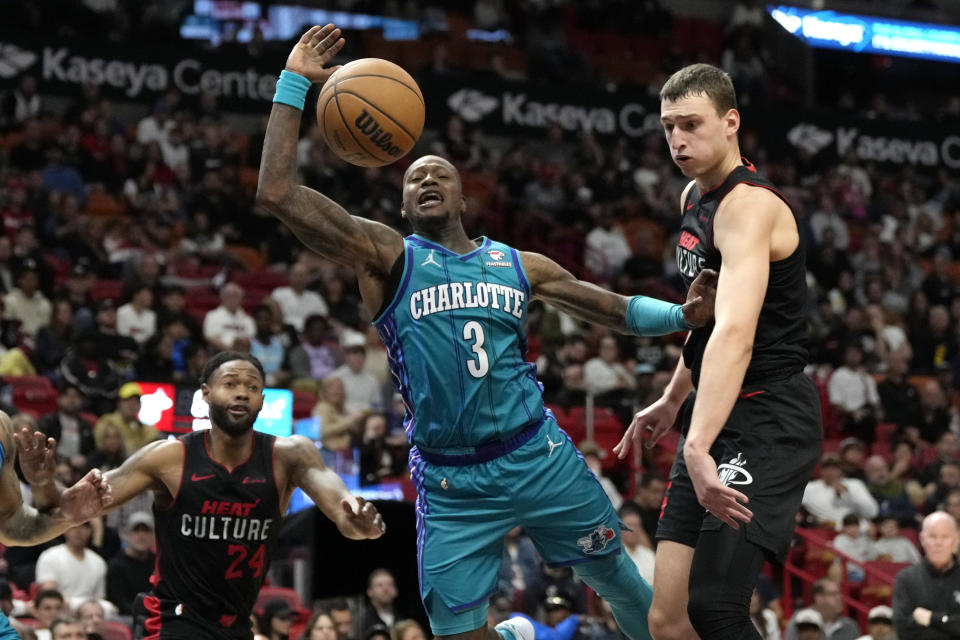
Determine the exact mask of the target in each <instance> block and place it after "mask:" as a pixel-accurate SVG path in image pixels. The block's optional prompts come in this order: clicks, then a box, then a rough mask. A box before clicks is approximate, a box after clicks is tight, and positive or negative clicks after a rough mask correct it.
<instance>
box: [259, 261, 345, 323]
mask: <svg viewBox="0 0 960 640" xmlns="http://www.w3.org/2000/svg"><path fill="white" fill-rule="evenodd" d="M288 275H289V278H290V285H289V286H287V287H277V288H276V289H274V290H273V291H272V292H271V293H270V297H271V298H273V300H274V301H275V302H276V303H277V304H278V305H279V306H280V311H282V312H283V321H284V322H285V323H287V324H289V325H290V326H292V327H293V328H294V329H296V330H297V333H301V332H302V331H303V323H304V321H305V320H306V319H307V318H308V317H310V316H312V315H314V314H319V315H321V316H326V315H329V313H330V310H329V308H328V307H327V302H326V301H325V300H324V299H323V297H322V296H321V295H320V294H319V293H317V292H316V291H311V290H310V289H307V286H308V285H309V284H310V269H309V267H307V265H305V264H303V263H302V262H296V263H294V264H293V266H291V267H290V272H289V274H288Z"/></svg>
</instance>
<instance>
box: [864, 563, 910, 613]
mask: <svg viewBox="0 0 960 640" xmlns="http://www.w3.org/2000/svg"><path fill="white" fill-rule="evenodd" d="M910 564H911V563H909V562H884V561H882V560H873V561H870V562H864V563H863V566H864V567H865V568H866V569H867V572H866V576H864V579H863V587H862V588H861V589H860V601H861V602H862V603H863V604H864V605H866V606H868V607H874V606H876V605H878V604H890V598H891V596H892V595H893V584H892V582H893V581H892V579H893V578H895V577H896V576H897V574H898V573H900V572H901V571H903V570H904V569H906V568H907V567H909V566H910ZM871 569H872V570H875V571H880V572H882V573H883V574H885V577H883V578H881V577H878V576H877V575H875V574H873V573H872V572H871V571H870V570H871Z"/></svg>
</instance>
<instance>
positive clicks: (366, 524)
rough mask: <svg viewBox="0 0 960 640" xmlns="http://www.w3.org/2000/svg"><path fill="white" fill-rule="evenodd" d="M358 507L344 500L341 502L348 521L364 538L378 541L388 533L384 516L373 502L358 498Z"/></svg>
mask: <svg viewBox="0 0 960 640" xmlns="http://www.w3.org/2000/svg"><path fill="white" fill-rule="evenodd" d="M355 500H356V506H354V504H353V502H352V501H351V500H350V499H348V498H344V499H343V500H341V501H340V505H341V506H342V507H343V510H344V512H345V513H346V515H347V521H348V522H349V523H350V524H351V525H352V526H353V528H354V529H355V530H356V531H357V532H358V533H360V534H362V535H363V537H364V538H368V539H370V540H376V539H377V538H379V537H380V536H382V535H383V534H384V533H386V531H387V525H386V524H384V522H383V516H382V515H380V512H379V511H377V508H376V507H375V506H373V503H372V502H367V501H366V500H364V499H363V498H360V497H357V498H355Z"/></svg>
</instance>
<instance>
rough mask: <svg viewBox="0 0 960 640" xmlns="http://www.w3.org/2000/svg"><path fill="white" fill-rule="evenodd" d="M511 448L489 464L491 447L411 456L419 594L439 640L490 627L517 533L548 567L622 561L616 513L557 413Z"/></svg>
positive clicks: (527, 431) (509, 445) (508, 444)
mask: <svg viewBox="0 0 960 640" xmlns="http://www.w3.org/2000/svg"><path fill="white" fill-rule="evenodd" d="M514 446H516V448H513V447H514ZM503 447H504V448H505V449H506V450H507V451H508V452H506V453H503V455H499V456H497V457H494V458H493V459H489V460H485V461H484V460H483V458H487V457H489V453H490V451H491V449H490V448H489V447H478V448H476V449H462V450H457V451H447V450H445V451H443V452H428V451H420V450H419V449H417V448H416V447H414V448H413V449H412V450H411V452H410V472H411V476H412V478H413V482H414V485H415V486H416V488H417V494H418V498H417V561H418V563H419V577H420V595H421V597H422V598H423V602H424V606H425V607H426V610H427V615H428V616H429V618H430V626H431V628H432V630H433V632H434V633H435V634H437V635H451V634H454V633H461V632H464V631H470V630H473V629H476V628H479V627H481V626H483V624H484V623H485V622H486V619H487V601H488V600H489V598H490V596H491V595H492V594H493V593H494V592H495V590H496V586H497V585H496V583H497V573H498V570H499V568H500V561H501V556H502V553H503V539H504V536H505V535H506V534H507V532H508V531H510V529H512V528H513V527H515V526H517V525H522V526H523V528H524V530H525V531H526V533H527V535H529V536H530V538H531V540H532V541H533V543H534V545H535V546H536V548H537V550H538V551H539V552H540V556H541V557H542V558H543V560H544V562H546V563H547V564H548V565H550V566H554V567H556V566H568V565H577V564H579V563H582V562H590V561H591V560H594V559H599V558H605V557H608V556H610V555H613V554H617V553H620V550H621V541H620V521H619V518H618V517H617V514H616V511H615V510H614V508H613V505H612V504H611V503H610V500H609V498H607V496H606V494H605V493H604V491H603V489H602V488H601V487H600V483H599V482H598V481H597V479H596V477H595V476H594V475H593V473H592V472H591V471H590V470H589V469H588V468H587V465H586V463H585V462H584V460H583V457H582V456H581V455H580V452H579V451H577V449H576V448H575V447H574V445H573V442H572V441H571V440H570V437H569V436H568V435H567V434H566V433H565V432H564V431H563V430H562V429H560V427H559V426H558V425H557V423H556V420H554V419H553V416H552V414H549V413H548V414H547V415H545V417H544V419H543V420H542V421H541V422H540V423H539V424H534V425H532V426H531V427H528V428H527V429H524V430H523V431H522V432H521V433H520V434H519V435H518V436H515V437H514V438H513V439H511V440H510V441H507V442H505V443H503ZM510 449H512V450H510ZM482 450H485V451H486V453H487V454H488V455H482V454H483V453H484V451H482ZM494 453H496V451H494ZM478 454H481V455H478ZM478 459H480V460H481V461H479V462H477V460H478Z"/></svg>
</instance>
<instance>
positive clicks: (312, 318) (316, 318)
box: [303, 313, 330, 331]
mask: <svg viewBox="0 0 960 640" xmlns="http://www.w3.org/2000/svg"><path fill="white" fill-rule="evenodd" d="M317 322H320V323H322V324H323V326H324V327H329V326H330V321H329V320H327V316H325V315H323V314H322V313H312V314H310V315H309V316H307V319H306V320H304V321H303V329H304V331H306V330H307V327H310V326H311V325H313V324H314V323H317Z"/></svg>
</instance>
